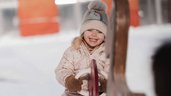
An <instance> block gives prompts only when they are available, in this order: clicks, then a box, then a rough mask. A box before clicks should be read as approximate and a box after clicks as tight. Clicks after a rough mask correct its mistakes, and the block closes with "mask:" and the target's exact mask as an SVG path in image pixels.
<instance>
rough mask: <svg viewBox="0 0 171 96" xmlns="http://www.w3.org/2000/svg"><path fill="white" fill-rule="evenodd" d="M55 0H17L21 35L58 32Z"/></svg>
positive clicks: (57, 12) (57, 13)
mask: <svg viewBox="0 0 171 96" xmlns="http://www.w3.org/2000/svg"><path fill="white" fill-rule="evenodd" d="M58 15H59V11H58V8H57V5H55V0H19V8H18V17H19V28H20V32H21V35H22V36H30V35H41V34H50V33H56V32H59V30H60V29H59V23H58V18H57V17H58Z"/></svg>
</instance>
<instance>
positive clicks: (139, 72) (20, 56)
mask: <svg viewBox="0 0 171 96" xmlns="http://www.w3.org/2000/svg"><path fill="white" fill-rule="evenodd" d="M170 31H171V25H165V26H164V25H151V26H144V27H139V28H130V34H129V46H128V61H127V81H128V86H129V87H130V89H131V90H132V91H135V92H145V93H146V96H155V95H154V90H153V81H152V80H153V78H152V74H151V66H150V65H151V64H150V63H151V56H152V54H153V52H154V49H155V48H157V46H159V44H160V43H161V41H162V40H164V38H170V37H171V32H170ZM76 35H78V33H76V32H75V31H73V32H60V33H58V34H53V35H47V36H34V37H26V38H24V37H15V36H13V35H4V36H2V37H1V38H0V96H60V95H61V94H62V93H63V91H64V88H63V87H62V86H61V85H60V84H59V83H58V82H57V81H56V80H55V74H54V69H55V67H56V66H57V64H58V63H59V61H60V58H61V56H62V54H63V52H64V50H65V49H66V48H67V47H68V46H69V45H70V42H71V40H72V39H73V38H74V37H75V36H76Z"/></svg>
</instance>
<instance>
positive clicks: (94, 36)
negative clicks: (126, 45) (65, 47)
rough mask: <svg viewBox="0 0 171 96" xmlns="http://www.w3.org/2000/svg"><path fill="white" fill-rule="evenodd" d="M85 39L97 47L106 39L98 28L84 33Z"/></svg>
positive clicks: (91, 45) (90, 44)
mask: <svg viewBox="0 0 171 96" xmlns="http://www.w3.org/2000/svg"><path fill="white" fill-rule="evenodd" d="M83 36H84V39H85V41H86V42H87V44H88V45H89V46H90V47H93V48H94V47H96V46H98V45H100V44H101V43H102V42H103V41H104V38H105V36H104V34H103V33H102V32H100V31H98V30H96V29H90V30H87V31H85V32H84V34H83Z"/></svg>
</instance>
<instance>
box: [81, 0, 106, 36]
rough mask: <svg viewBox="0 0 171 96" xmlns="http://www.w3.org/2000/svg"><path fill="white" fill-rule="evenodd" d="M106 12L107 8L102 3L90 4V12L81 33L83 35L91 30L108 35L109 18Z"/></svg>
mask: <svg viewBox="0 0 171 96" xmlns="http://www.w3.org/2000/svg"><path fill="white" fill-rule="evenodd" d="M105 10H106V6H105V5H104V3H102V2H100V1H93V2H91V3H89V5H88V10H87V11H86V12H85V14H84V17H83V22H82V25H81V29H80V33H81V34H83V33H84V32H85V31H87V30H89V29H96V30H99V31H101V32H102V33H104V35H106V33H107V24H108V18H107V14H106V12H105Z"/></svg>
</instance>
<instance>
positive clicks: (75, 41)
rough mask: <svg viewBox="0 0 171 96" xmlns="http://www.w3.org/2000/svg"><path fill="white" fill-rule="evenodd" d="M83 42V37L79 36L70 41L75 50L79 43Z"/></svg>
mask: <svg viewBox="0 0 171 96" xmlns="http://www.w3.org/2000/svg"><path fill="white" fill-rule="evenodd" d="M82 42H83V39H82V37H81V36H78V37H75V38H74V40H73V41H72V46H73V47H74V48H75V49H76V50H77V49H79V48H80V45H81V43H82Z"/></svg>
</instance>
